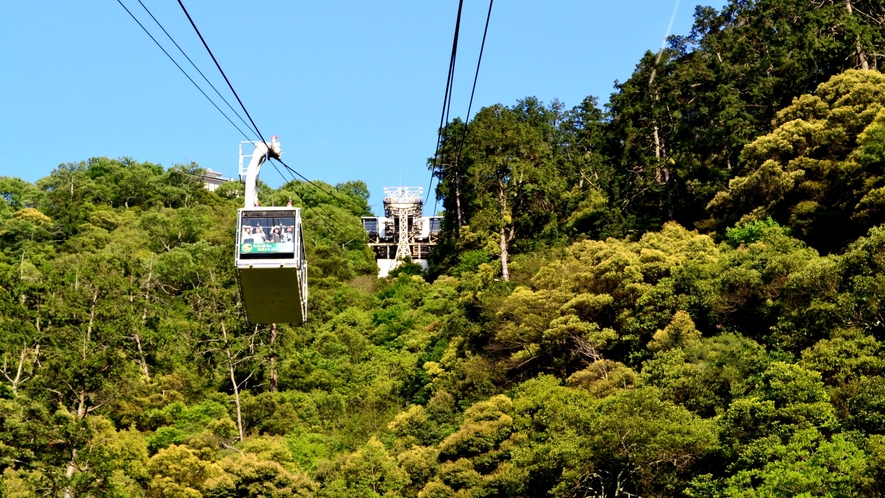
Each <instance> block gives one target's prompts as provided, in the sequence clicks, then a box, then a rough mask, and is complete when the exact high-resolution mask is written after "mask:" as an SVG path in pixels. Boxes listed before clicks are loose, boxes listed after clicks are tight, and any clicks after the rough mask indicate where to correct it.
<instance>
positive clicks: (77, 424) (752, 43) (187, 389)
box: [0, 0, 885, 498]
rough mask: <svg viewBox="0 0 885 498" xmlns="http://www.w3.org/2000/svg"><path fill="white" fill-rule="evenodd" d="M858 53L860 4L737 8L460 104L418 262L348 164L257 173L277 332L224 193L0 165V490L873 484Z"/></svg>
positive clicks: (884, 341) (382, 491)
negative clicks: (258, 314)
mask: <svg viewBox="0 0 885 498" xmlns="http://www.w3.org/2000/svg"><path fill="white" fill-rule="evenodd" d="M883 54H885V5H883V4H882V3H881V2H879V1H878V0H844V1H843V0H838V1H836V0H730V1H729V3H728V4H727V5H725V6H724V7H722V8H721V9H720V10H717V9H714V8H712V7H698V8H697V9H696V12H695V24H694V28H693V30H692V32H691V33H690V34H689V35H687V36H674V37H671V38H670V40H669V44H668V46H667V47H666V48H665V49H663V50H662V51H660V52H659V53H652V52H648V53H646V54H645V55H644V56H643V57H642V59H641V60H640V61H639V62H638V64H637V66H636V70H635V72H634V74H633V75H632V77H631V78H630V79H628V80H627V81H625V82H618V83H617V84H616V87H615V93H614V94H612V95H611V98H610V100H609V103H608V104H606V105H605V106H604V107H600V106H599V105H598V100H597V98H596V97H593V96H590V97H587V98H586V99H585V100H584V101H583V102H581V103H580V104H578V105H577V106H575V107H573V108H566V106H565V105H564V104H563V103H561V102H556V101H554V102H552V103H546V104H545V103H543V102H540V101H538V100H537V99H535V98H531V97H527V98H525V99H523V100H521V101H519V102H516V103H515V104H512V105H509V106H508V105H504V104H499V105H494V106H490V107H487V108H484V109H482V110H481V111H480V112H479V113H477V115H476V116H475V117H474V119H472V120H471V121H470V122H469V124H465V122H463V121H460V120H455V121H454V122H452V123H449V124H448V125H447V126H446V127H445V128H444V129H443V130H442V147H441V149H440V153H439V155H438V157H435V158H432V159H430V160H429V161H428V165H429V168H430V170H431V174H433V175H435V176H436V177H437V178H438V180H439V186H438V187H437V191H436V195H437V199H438V201H439V202H440V203H441V206H442V208H443V210H442V214H443V216H444V223H443V234H442V236H441V242H440V244H439V246H438V247H437V250H436V251H435V252H434V253H433V255H432V258H431V266H430V268H429V270H426V271H423V270H422V269H421V268H420V267H418V266H417V265H414V264H410V263H406V264H403V265H402V266H400V267H399V268H398V269H397V270H395V271H394V272H393V273H392V274H391V276H390V277H388V278H383V279H378V278H376V276H375V275H376V272H377V267H376V265H375V262H374V260H373V253H372V251H370V250H369V248H368V247H367V246H366V244H365V242H366V236H365V233H364V231H363V229H362V227H361V225H360V220H359V216H363V215H368V214H369V205H368V198H369V192H368V189H367V188H366V185H365V183H364V182H362V181H359V180H355V181H351V182H346V183H342V184H338V185H328V184H325V183H322V182H316V184H309V183H305V182H295V181H293V182H289V183H287V184H285V185H283V186H281V187H280V188H278V189H273V188H270V187H268V186H267V185H263V184H262V185H261V186H260V193H259V195H260V198H261V199H262V203H263V204H264V205H284V204H285V203H286V202H287V201H288V200H289V199H291V200H292V201H293V203H294V205H296V206H301V207H302V209H303V217H304V223H305V225H304V230H305V241H306V250H307V257H308V260H309V264H310V267H309V285H310V300H309V310H308V322H307V323H306V324H305V325H304V326H302V327H291V326H289V325H286V324H280V325H278V326H277V327H276V328H275V329H272V328H271V327H270V326H266V325H259V326H256V325H254V324H249V323H247V322H246V320H245V318H244V313H243V308H242V305H241V303H240V302H239V294H238V286H237V281H236V275H235V273H234V268H233V251H234V247H233V246H234V244H233V240H234V235H235V220H236V209H237V208H238V207H240V205H241V203H242V201H241V197H242V194H243V186H242V185H241V184H240V183H237V182H229V183H227V184H225V185H223V186H222V187H221V188H219V189H218V190H216V191H214V192H209V191H208V190H206V189H204V188H203V184H202V180H201V174H202V173H203V170H202V169H201V168H200V167H199V166H198V165H197V164H190V165H176V166H173V167H171V168H164V167H162V166H160V165H156V164H152V163H149V162H138V161H137V160H134V159H130V158H119V159H109V158H101V157H99V158H91V159H88V160H86V161H83V162H71V163H67V164H62V165H60V166H58V167H57V168H55V169H54V170H53V171H52V172H51V173H50V174H49V175H48V176H46V177H44V178H42V179H40V180H38V181H37V182H35V183H29V182H25V181H22V180H20V179H17V178H12V177H0V369H2V375H0V496H2V497H24V496H42V495H50V496H64V497H72V496H119V497H141V496H146V497H199V496H209V497H212V496H217V497H221V496H256V497H257V496H305V497H314V496H315V497H328V498H332V497H336V498H337V497H341V498H344V497H382V496H383V497H397V496H419V497H424V498H437V497H440V498H441V497H465V498H466V497H505V496H523V497H535V496H537V497H542V496H557V497H590V496H599V497H603V496H604V497H628V496H659V497H665V496H691V497H716V496H746V497H770V496H809V497H810V496H833V497H836V496H838V497H842V496H878V495H885V226H883V225H882V224H883V223H885V75H883V74H881V73H880V72H879V71H878V69H879V66H880V65H881V64H883V63H885V55H883ZM576 63H580V61H576ZM562 70H564V71H565V70H566V68H562ZM317 185H318V186H319V187H321V188H317Z"/></svg>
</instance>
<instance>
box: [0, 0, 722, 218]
mask: <svg viewBox="0 0 885 498" xmlns="http://www.w3.org/2000/svg"><path fill="white" fill-rule="evenodd" d="M696 1H697V0H695V1H694V2H693V1H691V0H682V1H681V2H680V3H679V4H678V8H676V7H677V0H623V1H618V2H613V1H605V2H604V1H598V0H550V1H546V2H540V1H537V0H535V1H529V0H498V1H497V2H495V5H494V10H493V12H492V18H491V24H490V27H489V34H488V40H487V42H486V48H485V52H484V55H483V62H482V69H481V71H480V75H479V83H478V86H477V90H476V97H475V100H474V106H473V113H476V111H478V110H479V109H480V108H482V107H484V106H488V105H493V104H496V103H501V104H504V105H513V104H515V103H516V101H517V100H518V99H521V98H524V97H526V96H535V97H537V98H539V99H540V100H541V101H543V102H545V103H549V102H551V101H552V100H553V99H558V100H560V101H562V102H563V103H564V104H565V105H566V107H569V108H570V107H573V106H575V105H577V104H579V103H580V101H581V100H582V99H583V98H584V97H586V96H588V95H595V96H597V97H599V99H600V101H601V102H606V101H607V100H608V97H609V95H610V94H611V92H612V88H613V87H612V85H613V83H614V81H615V80H621V81H623V80H626V79H627V78H628V77H629V76H630V74H631V73H632V71H633V69H634V68H635V65H636V63H637V62H638V61H639V59H640V57H641V56H642V55H643V53H644V52H645V51H646V50H652V51H655V50H657V49H658V47H660V45H661V43H662V40H663V37H664V35H665V34H666V32H667V28H668V25H669V23H670V20H671V16H673V13H674V8H675V12H676V13H675V17H673V19H674V22H673V26H672V30H671V32H672V33H675V34H683V35H684V34H688V32H689V30H690V28H691V24H692V14H693V11H694V6H695V3H696ZM142 2H144V4H145V5H146V6H147V7H148V8H150V9H151V11H152V12H153V13H154V15H155V16H156V17H157V18H158V19H159V20H160V22H161V23H163V25H164V26H165V27H166V29H167V30H168V31H169V32H170V34H172V36H173V37H174V38H175V39H176V41H177V42H178V43H179V44H180V45H181V46H182V48H184V50H185V51H186V52H187V54H188V55H189V56H190V57H191V58H192V59H193V60H194V62H196V63H197V65H198V66H199V67H200V69H201V70H202V71H203V72H204V73H205V74H206V75H207V76H209V78H210V80H211V81H212V82H213V84H215V86H216V87H217V88H218V89H219V90H225V89H226V85H225V84H224V82H223V80H222V78H221V77H220V75H219V74H218V72H217V71H216V70H215V68H214V65H213V64H212V61H211V59H210V58H209V56H208V55H207V54H206V52H205V50H204V49H203V48H202V45H201V44H200V42H199V39H197V37H196V35H195V34H194V32H193V30H192V29H191V28H190V25H189V24H188V23H187V19H186V18H185V16H184V14H183V13H182V11H181V10H180V8H179V6H178V3H177V2H176V1H175V0H142ZM123 3H124V4H125V5H126V6H127V7H129V9H130V10H131V11H132V12H133V13H134V14H135V15H136V16H137V17H139V19H141V20H142V23H143V24H144V25H145V26H146V27H148V29H150V30H151V31H152V32H153V33H154V36H155V37H157V39H158V40H159V41H160V42H161V43H163V44H164V46H166V47H167V50H169V51H170V53H171V54H173V56H175V57H176V58H177V59H179V60H180V63H181V64H182V67H185V68H186V69H190V66H189V65H188V64H187V63H186V61H184V59H183V58H182V57H180V55H179V54H178V52H177V50H175V49H174V47H173V46H172V44H171V43H170V42H168V39H166V37H165V35H163V34H162V32H161V31H160V30H159V28H157V27H156V25H155V24H154V23H153V21H152V20H151V19H150V18H149V17H148V15H147V14H146V13H145V11H144V10H143V9H142V7H141V6H140V5H139V3H138V1H137V0H123ZM721 3H722V1H721V0H720V1H718V2H714V3H713V6H714V7H717V8H718V7H721V5H720V4H721ZM464 4H465V6H464V13H463V15H462V26H461V39H460V43H459V50H458V66H457V68H456V79H455V85H454V93H453V103H452V116H453V117H454V116H461V117H462V118H463V117H464V115H465V114H466V112H467V104H468V100H469V97H470V87H471V85H472V82H473V73H474V70H475V66H476V58H477V54H478V51H479V45H480V42H481V39H482V28H483V24H484V22H485V16H486V11H487V9H488V2H487V1H486V0H466V1H465V2H464ZM185 5H186V6H187V7H188V10H189V11H190V13H191V15H192V16H193V18H194V20H195V22H196V23H197V26H198V27H199V28H200V30H201V31H202V33H203V36H204V37H206V39H207V42H208V43H209V46H210V47H211V48H212V50H213V52H214V53H215V55H216V57H217V58H218V59H219V62H220V63H221V65H222V67H223V68H224V70H225V72H226V73H227V75H228V77H229V78H230V79H231V82H232V83H233V85H234V88H235V89H236V90H237V92H238V93H239V95H240V97H241V98H242V99H243V101H244V103H245V104H246V107H247V109H249V112H250V113H251V114H252V117H253V118H254V119H255V121H256V123H257V124H258V127H259V129H260V130H261V132H262V133H264V134H265V136H266V137H269V136H271V135H278V136H279V137H280V142H281V144H282V148H283V154H284V155H283V158H284V160H285V161H286V162H287V163H288V164H289V165H290V166H292V167H293V168H295V169H296V170H298V171H299V172H300V173H302V174H303V175H305V176H306V177H308V178H310V179H317V180H323V181H326V182H329V183H331V184H335V183H338V182H342V181H347V180H354V179H360V180H364V181H365V182H366V183H367V184H368V186H369V189H370V190H371V192H372V199H371V201H370V202H371V203H372V204H375V203H378V202H379V201H380V200H381V199H382V195H383V193H382V188H383V187H384V186H397V185H405V186H421V187H423V188H424V189H425V190H426V189H427V185H428V182H429V180H430V175H429V172H428V170H427V167H426V160H427V158H428V157H430V156H432V155H433V151H434V148H435V145H436V133H437V127H438V125H439V119H440V112H441V109H442V101H443V93H444V90H445V80H446V74H447V71H448V63H449V56H450V51H451V43H452V34H453V30H454V24H455V16H456V12H457V7H458V2H457V1H456V0H432V1H427V0H425V1H416V0H389V1H384V0H382V1H375V2H368V1H356V0H350V1H334V0H326V1H319V0H302V1H294V0H290V1H269V0H255V1H249V2H242V1H241V2H234V1H231V0H212V1H208V0H185ZM3 7H4V12H3V15H2V16H0V46H2V48H0V67H2V68H3V69H2V72H0V137H2V138H3V140H4V141H5V142H6V143H5V145H6V146H5V148H4V150H5V154H3V157H2V159H0V175H8V176H16V177H20V178H23V179H25V180H28V181H36V180H37V179H39V178H41V177H43V176H46V175H48V174H49V173H50V172H51V171H52V170H53V169H54V168H55V167H56V166H57V165H59V164H61V163H66V162H78V161H82V160H86V159H88V158H90V157H95V156H109V157H122V156H128V157H132V158H134V159H136V160H138V161H150V162H154V163H159V164H162V165H163V166H166V167H168V166H171V165H172V164H176V163H188V162H190V161H195V162H197V163H199V164H200V165H201V166H203V167H205V168H211V169H213V170H215V171H221V172H223V173H224V175H225V176H226V177H230V176H236V173H237V172H236V170H237V162H238V157H237V151H238V142H239V141H240V140H244V138H243V137H242V135H240V133H239V132H238V131H237V130H236V129H234V128H233V127H232V126H231V125H230V123H228V122H227V121H226V120H225V119H224V118H223V117H222V116H221V115H220V114H219V113H218V111H216V110H215V109H214V108H213V107H212V106H211V104H210V103H209V102H208V101H207V100H206V99H205V98H204V97H203V96H202V95H200V93H199V92H198V91H197V90H196V89H195V88H194V87H193V85H192V84H191V83H190V82H188V81H187V79H185V77H184V76H183V75H182V74H181V73H180V72H179V70H178V69H177V68H175V66H174V65H173V64H172V63H171V62H170V61H169V60H168V59H167V58H166V56H165V55H163V53H162V52H161V51H160V50H159V49H158V48H157V47H156V46H155V45H154V43H153V42H152V41H151V40H150V39H149V38H148V37H147V35H145V34H144V32H143V31H142V30H141V28H139V27H138V26H137V25H136V24H135V22H134V21H132V19H131V18H130V17H129V15H128V14H126V12H125V11H124V10H123V8H121V7H120V5H119V4H118V3H117V1H116V0H87V1H77V2H70V1H62V0H50V1H47V2H3ZM191 72H192V73H194V72H193V71H191ZM193 77H194V79H195V81H197V82H199V83H200V84H201V85H202V86H203V87H204V88H205V90H206V91H207V93H209V95H210V96H213V97H215V96H214V92H211V89H210V88H209V87H208V85H206V84H205V83H204V82H203V81H202V79H201V78H199V76H198V75H196V74H195V73H194V75H193ZM223 94H224V95H225V97H226V98H228V100H229V101H230V102H231V103H232V104H233V105H235V106H236V101H235V99H234V98H233V97H232V96H231V95H230V93H229V92H226V91H225V92H223ZM215 100H216V101H217V102H218V103H219V105H220V106H221V107H222V109H226V106H225V105H224V104H223V103H221V101H220V99H217V98H215ZM234 120H235V122H238V120H237V119H236V118H235V119H234ZM241 128H243V129H245V128H244V127H243V126H241ZM250 138H251V137H250ZM261 179H262V180H264V181H265V182H267V183H269V184H271V185H273V186H278V185H280V184H281V183H282V182H283V179H282V178H281V177H280V175H279V174H278V173H277V172H276V171H274V170H273V169H272V168H270V167H267V166H266V167H264V168H262V174H261ZM287 179H288V178H287ZM430 203H431V204H432V203H433V200H432V199H431V201H430ZM379 210H380V209H379V208H376V211H379ZM379 214H380V213H379Z"/></svg>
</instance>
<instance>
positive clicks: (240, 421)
mask: <svg viewBox="0 0 885 498" xmlns="http://www.w3.org/2000/svg"><path fill="white" fill-rule="evenodd" d="M221 335H222V337H223V338H224V352H225V353H227V368H228V370H229V371H230V382H231V384H232V385H233V386H234V404H236V406H237V432H238V433H239V436H240V437H239V439H240V441H242V440H243V412H242V410H241V409H240V386H239V385H238V384H237V376H236V369H235V367H236V363H234V358H233V356H232V355H231V354H230V343H228V341H227V329H226V328H225V326H224V322H221Z"/></svg>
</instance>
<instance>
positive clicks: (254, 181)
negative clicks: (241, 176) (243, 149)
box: [244, 142, 280, 208]
mask: <svg viewBox="0 0 885 498" xmlns="http://www.w3.org/2000/svg"><path fill="white" fill-rule="evenodd" d="M253 144H254V145H255V151H254V152H252V160H251V161H249V167H248V168H247V169H246V196H245V197H246V199H245V203H244V205H245V207H247V208H252V207H255V206H257V205H258V173H259V172H261V165H262V164H263V163H264V160H265V159H266V158H267V156H270V157H275V158H277V159H279V157H280V143H279V142H271V143H267V142H253Z"/></svg>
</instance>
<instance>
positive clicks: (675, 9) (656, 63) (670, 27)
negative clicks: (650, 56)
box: [648, 0, 682, 86]
mask: <svg viewBox="0 0 885 498" xmlns="http://www.w3.org/2000/svg"><path fill="white" fill-rule="evenodd" d="M681 1H682V0H676V5H674V6H673V14H672V15H670V24H668V25H667V32H666V33H665V34H664V39H663V40H662V41H661V48H660V49H658V57H657V59H655V66H657V65H658V64H659V63H660V62H661V55H663V53H664V46H666V45H667V37H669V36H670V30H672V29H673V21H675V20H676V12H677V11H679V2H681ZM655 74H657V69H652V71H651V78H649V80H648V84H649V86H650V85H651V83H652V82H653V81H654V80H655Z"/></svg>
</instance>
